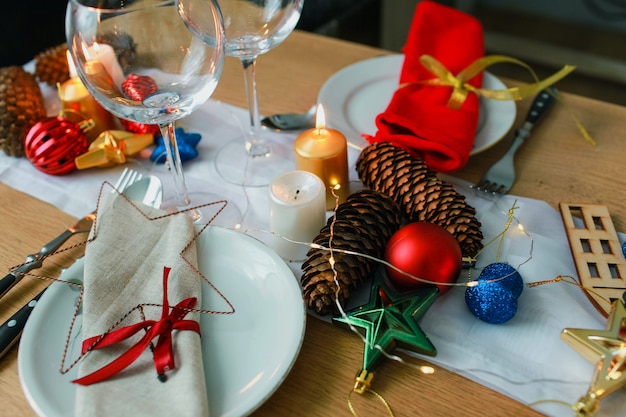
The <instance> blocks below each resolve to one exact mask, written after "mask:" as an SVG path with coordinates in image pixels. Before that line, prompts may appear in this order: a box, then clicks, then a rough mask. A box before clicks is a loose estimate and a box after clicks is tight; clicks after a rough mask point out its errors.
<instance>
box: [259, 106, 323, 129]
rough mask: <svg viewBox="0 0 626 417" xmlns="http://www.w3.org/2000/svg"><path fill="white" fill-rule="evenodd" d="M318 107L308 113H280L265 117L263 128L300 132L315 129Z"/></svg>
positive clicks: (312, 108) (262, 121) (262, 122)
mask: <svg viewBox="0 0 626 417" xmlns="http://www.w3.org/2000/svg"><path fill="white" fill-rule="evenodd" d="M316 109H317V105H314V106H313V107H311V108H310V109H309V110H308V111H307V112H306V113H279V114H273V115H271V116H267V117H264V118H263V119H262V120H261V124H262V125H263V126H266V127H269V128H270V129H275V130H298V129H309V128H312V127H315V110H316Z"/></svg>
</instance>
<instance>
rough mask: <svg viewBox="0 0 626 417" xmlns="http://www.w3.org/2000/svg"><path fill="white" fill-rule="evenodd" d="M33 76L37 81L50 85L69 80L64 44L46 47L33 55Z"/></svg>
mask: <svg viewBox="0 0 626 417" xmlns="http://www.w3.org/2000/svg"><path fill="white" fill-rule="evenodd" d="M35 77H36V78H37V80H38V81H39V82H41V83H47V84H49V85H52V86H54V85H56V84H57V83H64V82H65V81H67V80H69V78H70V68H69V64H68V63H67V45H66V44H62V45H58V46H55V47H53V48H49V49H46V50H45V51H43V52H40V53H39V54H38V55H37V56H36V57H35Z"/></svg>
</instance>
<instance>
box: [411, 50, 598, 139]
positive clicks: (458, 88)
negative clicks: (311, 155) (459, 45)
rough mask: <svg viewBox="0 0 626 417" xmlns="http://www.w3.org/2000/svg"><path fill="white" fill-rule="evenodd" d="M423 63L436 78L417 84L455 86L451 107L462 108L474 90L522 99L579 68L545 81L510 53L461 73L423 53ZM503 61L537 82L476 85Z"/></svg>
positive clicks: (489, 57)
mask: <svg viewBox="0 0 626 417" xmlns="http://www.w3.org/2000/svg"><path fill="white" fill-rule="evenodd" d="M420 63H421V64H422V65H423V66H424V68H426V69H427V70H428V71H429V72H430V73H432V74H433V75H434V76H435V77H436V78H431V79H428V80H423V81H419V82H417V84H422V85H430V86H439V87H452V94H451V95H450V99H449V100H448V107H449V108H451V109H453V110H459V109H460V108H461V106H462V105H463V103H464V102H465V100H466V99H467V96H468V94H469V93H470V92H471V93H474V94H476V95H477V96H482V97H485V98H488V99H491V100H515V101H518V100H522V99H525V98H526V97H530V96H533V95H535V94H537V93H539V92H540V91H542V90H544V89H546V88H547V87H550V86H551V85H553V84H555V83H556V82H558V81H560V80H561V79H563V78H565V77H566V76H567V75H569V74H570V73H571V72H572V71H574V70H575V69H576V67H575V66H573V65H564V66H563V68H561V69H560V70H559V71H557V72H556V73H554V74H552V75H551V76H549V77H547V78H545V79H543V80H540V79H539V77H537V74H536V73H535V71H534V70H533V69H532V68H531V67H530V66H529V65H528V64H526V63H525V62H523V61H520V60H519V59H516V58H512V57H509V56H506V55H487V56H484V57H482V58H478V59H477V60H475V61H474V62H472V63H471V64H470V65H469V66H468V67H466V68H465V69H463V70H461V71H460V72H459V73H458V74H457V75H454V74H452V73H451V72H450V71H449V70H448V69H447V68H446V67H445V66H444V65H443V64H442V63H441V62H439V61H438V60H437V59H435V58H434V57H433V56H431V55H428V54H424V55H422V56H420ZM502 63H508V64H515V65H519V66H521V67H523V68H525V69H527V70H528V72H530V74H531V75H532V77H533V79H534V80H535V82H534V83H531V84H525V85H521V86H518V87H509V88H505V89H503V90H491V89H488V88H476V87H474V86H473V85H472V84H470V83H469V81H470V80H471V79H472V78H474V77H475V76H476V75H478V74H479V73H480V72H481V71H484V70H485V69H486V68H487V67H489V66H491V65H494V64H502ZM413 84H416V83H414V82H410V83H404V84H401V85H400V87H399V88H404V87H407V86H409V85H413ZM555 98H556V99H557V100H559V97H558V96H556V97H555ZM567 111H568V113H569V115H570V117H571V118H572V120H573V121H574V123H575V124H576V127H578V130H579V131H580V133H581V134H582V136H583V137H584V138H585V139H586V140H587V141H588V142H589V143H591V144H592V145H594V146H595V145H596V141H595V140H594V139H593V138H592V137H591V135H589V133H588V132H587V130H586V129H585V128H584V126H583V125H582V123H580V121H579V120H578V119H577V118H576V116H574V115H573V114H572V113H571V112H570V111H569V110H567Z"/></svg>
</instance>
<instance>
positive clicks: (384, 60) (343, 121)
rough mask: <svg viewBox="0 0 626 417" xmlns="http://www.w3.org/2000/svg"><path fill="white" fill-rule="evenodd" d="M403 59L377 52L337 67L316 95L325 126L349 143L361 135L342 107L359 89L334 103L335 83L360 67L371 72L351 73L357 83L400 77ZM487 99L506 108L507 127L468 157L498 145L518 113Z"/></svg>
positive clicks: (490, 77) (508, 104)
mask: <svg viewBox="0 0 626 417" xmlns="http://www.w3.org/2000/svg"><path fill="white" fill-rule="evenodd" d="M403 60H404V54H387V55H380V56H376V57H372V58H368V59H364V60H361V61H357V62H354V63H352V64H350V65H348V66H346V67H343V68H342V69H340V70H339V71H337V72H335V73H334V74H333V75H331V76H330V77H329V78H328V79H327V80H326V81H325V82H324V84H323V85H322V87H321V88H320V90H319V93H318V96H317V103H318V104H321V105H322V106H324V110H325V115H326V123H327V125H328V127H330V128H333V129H337V130H339V131H341V132H342V133H344V134H345V135H346V136H347V137H348V142H349V143H351V142H352V141H353V139H352V138H351V137H353V136H356V137H361V136H360V135H361V133H363V132H358V131H356V130H355V129H354V128H353V127H352V126H351V124H350V122H349V121H348V120H347V118H346V117H345V113H346V112H345V108H346V106H347V102H348V100H347V98H348V97H350V96H352V95H353V94H354V92H355V91H358V89H357V88H356V86H355V87H353V88H351V89H344V90H345V91H346V92H347V93H348V94H344V97H343V99H342V100H337V101H339V102H340V103H339V104H333V101H334V100H335V99H336V96H337V94H336V92H337V91H340V90H341V89H340V88H337V84H341V83H340V81H341V80H342V79H343V78H345V77H347V76H350V75H351V74H353V73H354V72H355V71H359V70H361V69H362V68H363V69H367V70H368V71H370V70H371V72H369V77H367V78H364V77H361V78H360V79H359V78H358V77H354V76H352V77H351V79H355V78H357V79H359V80H360V83H359V84H363V83H365V82H366V80H373V79H376V78H381V77H383V76H398V77H399V71H400V69H401V67H402V62H403ZM485 75H486V76H487V77H488V78H487V79H488V82H492V83H494V84H496V85H495V86H494V87H493V88H497V89H502V88H506V85H505V84H504V83H503V82H502V81H501V80H500V79H499V78H498V77H497V76H495V75H494V74H492V73H490V72H489V71H485ZM486 102H487V104H486V105H487V106H488V108H494V107H502V108H503V109H504V108H507V109H506V110H505V111H504V112H501V114H504V115H508V119H507V120H506V127H505V128H502V133H501V134H499V135H497V136H495V135H494V137H493V138H491V139H490V140H488V141H486V143H485V144H483V145H482V146H480V147H476V148H474V147H472V150H471V151H470V156H472V155H475V154H477V153H480V152H483V151H485V150H487V149H489V148H491V147H492V146H494V145H495V144H497V143H498V142H499V141H501V140H502V139H503V138H504V137H505V136H506V135H507V134H508V133H509V132H510V131H511V128H512V126H513V123H514V122H515V118H516V116H517V107H516V105H515V102H513V101H511V100H487V99H486ZM338 108H341V110H338ZM487 120H489V119H487ZM481 131H484V129H481ZM372 133H373V132H372ZM479 136H480V131H479V132H478V133H477V135H476V137H479ZM351 145H352V146H353V147H355V148H359V149H360V148H361V147H362V146H366V145H367V142H366V141H365V140H364V139H362V140H361V141H360V143H354V142H352V143H351Z"/></svg>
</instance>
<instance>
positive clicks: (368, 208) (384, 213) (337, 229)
mask: <svg viewBox="0 0 626 417" xmlns="http://www.w3.org/2000/svg"><path fill="white" fill-rule="evenodd" d="M401 222H402V215H401V211H400V208H399V207H398V206H397V205H396V203H394V202H393V200H392V199H391V198H389V197H388V196H386V195H385V194H382V193H379V192H376V191H372V190H361V191H358V192H356V193H354V194H352V195H350V196H349V197H348V198H347V199H346V201H345V203H342V204H340V205H339V207H338V208H337V210H336V211H335V214H334V216H333V217H331V218H330V219H329V220H328V223H327V224H326V226H324V227H323V228H322V230H321V231H320V234H319V235H318V236H317V237H316V238H315V239H314V240H313V243H316V244H319V245H321V246H324V247H326V248H328V247H329V241H330V238H331V225H332V232H333V235H332V247H333V248H334V249H347V250H352V251H355V252H358V253H364V254H367V255H371V256H374V257H376V258H382V257H383V255H384V253H385V247H386V245H387V241H388V240H389V238H391V236H392V235H393V234H394V233H395V232H396V231H397V230H398V229H399V228H400V225H401ZM334 258H335V269H336V270H337V281H338V282H339V287H340V289H339V294H338V296H339V301H340V303H341V304H342V305H343V304H344V302H345V300H347V299H348V298H350V293H351V288H355V287H356V286H357V285H359V284H360V283H361V282H362V281H364V280H365V279H367V278H368V277H369V276H370V275H371V274H372V273H373V272H374V269H375V268H376V266H377V264H378V263H377V262H376V261H374V260H370V259H368V258H365V257H362V256H357V255H349V254H344V253H341V252H334ZM329 259H330V252H329V251H327V250H323V249H315V248H313V249H311V250H310V251H309V253H308V254H307V260H306V261H305V262H304V263H303V264H302V270H303V274H302V278H301V283H302V289H303V293H304V299H305V301H306V303H307V306H308V307H309V308H311V309H314V310H315V312H316V313H318V314H320V315H326V314H329V313H331V312H335V310H336V305H335V297H336V295H337V285H336V284H335V277H334V273H333V271H332V269H331V266H330V263H329Z"/></svg>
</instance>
